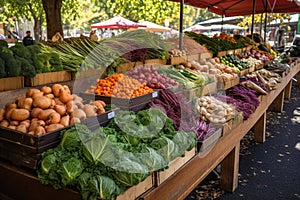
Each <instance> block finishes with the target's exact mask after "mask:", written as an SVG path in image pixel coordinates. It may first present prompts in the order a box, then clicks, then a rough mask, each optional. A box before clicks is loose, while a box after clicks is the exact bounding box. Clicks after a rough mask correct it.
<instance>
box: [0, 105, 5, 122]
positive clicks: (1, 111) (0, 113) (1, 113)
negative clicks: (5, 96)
mask: <svg viewBox="0 0 300 200" xmlns="http://www.w3.org/2000/svg"><path fill="white" fill-rule="evenodd" d="M4 116H5V110H4V109H3V108H0V122H1V121H2V120H3V119H4Z"/></svg>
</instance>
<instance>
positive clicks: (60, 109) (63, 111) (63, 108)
mask: <svg viewBox="0 0 300 200" xmlns="http://www.w3.org/2000/svg"><path fill="white" fill-rule="evenodd" d="M54 110H55V111H56V112H58V113H59V114H60V115H61V116H64V115H65V114H66V112H67V109H66V106H63V105H55V106H54Z"/></svg>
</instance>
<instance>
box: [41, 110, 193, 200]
mask: <svg viewBox="0 0 300 200" xmlns="http://www.w3.org/2000/svg"><path fill="white" fill-rule="evenodd" d="M195 142H196V138H195V134H193V133H186V132H183V131H175V129H174V125H173V121H172V120H171V119H170V118H168V117H167V116H166V115H165V114H164V113H163V112H162V111H160V110H159V109H156V108H150V109H148V110H143V111H139V112H138V113H137V114H135V113H133V112H129V111H120V112H118V113H117V114H116V117H115V118H114V119H112V120H111V121H110V123H109V124H108V126H107V127H99V128H97V129H96V130H94V131H91V130H89V129H88V128H87V127H86V126H84V125H81V124H77V125H76V126H74V127H72V128H71V129H68V130H65V131H64V132H63V133H62V140H61V143H60V145H59V146H57V147H56V148H54V149H50V150H48V151H46V152H45V153H43V156H42V157H43V158H42V161H41V167H40V169H39V170H38V177H39V179H40V181H41V182H42V183H43V184H51V185H53V187H54V188H56V189H58V188H61V187H65V186H69V187H72V188H76V189H78V190H79V191H80V193H81V195H82V198H83V199H89V200H94V199H111V198H115V197H116V196H117V195H119V194H121V193H123V192H124V191H125V190H126V188H127V187H130V186H133V185H136V184H138V183H140V182H141V181H143V180H144V179H146V178H147V177H148V176H149V175H150V174H151V173H152V172H154V171H158V170H163V169H165V168H166V167H167V166H168V163H169V162H170V161H171V160H173V159H175V158H177V157H179V156H183V155H184V153H185V151H186V150H190V149H192V148H193V147H194V146H195Z"/></svg>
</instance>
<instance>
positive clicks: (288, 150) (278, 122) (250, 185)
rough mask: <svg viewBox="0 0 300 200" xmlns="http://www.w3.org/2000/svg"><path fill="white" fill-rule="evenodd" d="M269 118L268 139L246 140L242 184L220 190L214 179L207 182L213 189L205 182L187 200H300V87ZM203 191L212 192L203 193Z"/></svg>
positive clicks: (242, 158) (241, 161)
mask: <svg viewBox="0 0 300 200" xmlns="http://www.w3.org/2000/svg"><path fill="white" fill-rule="evenodd" d="M267 120H268V122H267V138H266V142H265V143H263V144H256V143H255V142H254V141H250V142H249V141H248V142H246V143H248V144H246V145H248V147H247V152H246V153H245V152H244V153H243V154H242V155H241V157H240V170H239V173H240V174H239V186H238V188H237V189H236V190H235V192H233V193H227V192H225V193H224V191H220V189H218V187H219V180H218V179H217V178H215V180H211V181H210V182H209V183H208V184H209V185H210V186H209V187H210V188H211V189H209V190H207V189H206V187H207V186H205V185H203V184H202V185H200V186H199V187H198V188H197V189H196V190H195V191H194V192H193V193H192V194H191V195H190V196H189V197H188V198H187V200H190V199H205V200H208V199H219V200H235V199H238V200H240V199H241V200H292V199H300V88H299V87H298V88H296V87H293V89H292V97H291V99H290V100H289V101H285V104H284V112H283V113H273V112H268V115H267ZM249 138H251V137H249ZM248 140H251V139H248ZM203 190H204V191H205V193H209V192H210V193H212V194H211V195H203ZM201 193H202V194H201ZM222 193H224V194H223V195H221V194H222ZM220 195H221V196H220Z"/></svg>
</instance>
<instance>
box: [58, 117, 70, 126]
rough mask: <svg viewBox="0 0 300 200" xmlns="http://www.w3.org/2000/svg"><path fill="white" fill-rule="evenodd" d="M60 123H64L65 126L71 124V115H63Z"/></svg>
mask: <svg viewBox="0 0 300 200" xmlns="http://www.w3.org/2000/svg"><path fill="white" fill-rule="evenodd" d="M60 124H62V125H63V126H69V125H70V116H69V115H66V116H63V117H62V118H61V120H60Z"/></svg>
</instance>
